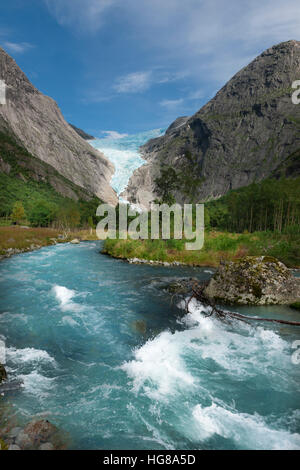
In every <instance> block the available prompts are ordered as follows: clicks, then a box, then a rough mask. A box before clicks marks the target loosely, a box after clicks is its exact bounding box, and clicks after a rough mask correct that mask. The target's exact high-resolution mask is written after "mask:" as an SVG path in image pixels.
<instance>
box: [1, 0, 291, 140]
mask: <svg viewBox="0 0 300 470" xmlns="http://www.w3.org/2000/svg"><path fill="white" fill-rule="evenodd" d="M289 39H298V40H299V39H300V2H299V0H284V1H281V0H9V2H2V5H1V16H0V44H1V46H2V47H3V48H4V49H5V50H6V51H7V52H8V53H9V54H10V55H12V56H13V57H14V58H15V60H16V61H17V63H18V64H19V65H20V67H21V68H22V69H23V70H24V72H25V73H26V74H27V76H28V77H29V79H30V80H31V81H32V82H33V83H34V85H35V86H37V88H39V89H40V90H41V91H42V92H43V93H45V94H47V95H49V96H51V97H52V98H54V99H55V100H56V101H57V102H58V104H59V106H60V108H61V110H62V112H63V114H64V116H65V118H66V119H67V120H68V121H70V122H72V123H74V124H75V125H77V126H79V127H81V128H83V129H84V130H86V131H88V132H91V133H92V134H94V135H96V136H101V133H102V132H104V131H115V132H119V133H135V132H139V131H144V130H149V129H154V128H159V127H165V126H168V125H169V124H170V123H171V122H172V121H173V120H174V119H175V118H176V117H178V116H181V115H190V114H193V113H194V112H196V111H197V110H198V109H199V108H200V107H201V106H202V105H203V104H205V103H206V102H207V101H208V100H209V99H210V98H211V97H212V96H213V95H214V94H215V93H216V91H217V90H218V89H219V88H220V87H221V86H222V85H223V84H225V82H226V81H227V80H228V79H230V78H231V76H232V75H234V73H236V72H237V71H238V70H239V69H240V68H241V67H243V66H245V65H247V63H249V62H250V61H251V60H252V59H253V58H254V57H255V56H256V55H258V54H259V53H261V52H262V51H263V50H264V49H266V48H268V47H270V46H272V45H273V44H276V43H278V42H281V41H286V40H289ZM102 135H103V134H102Z"/></svg>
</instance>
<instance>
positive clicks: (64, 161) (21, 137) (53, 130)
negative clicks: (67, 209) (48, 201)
mask: <svg viewBox="0 0 300 470" xmlns="http://www.w3.org/2000/svg"><path fill="white" fill-rule="evenodd" d="M0 80H3V81H4V82H5V84H6V104H2V105H0V131H1V132H2V133H4V134H5V135H8V136H10V137H11V138H13V139H14V141H16V143H17V144H19V145H20V146H21V147H24V148H25V149H26V150H27V151H28V152H29V153H30V154H32V155H33V156H34V157H36V158H37V159H39V160H41V161H42V162H44V163H46V164H48V165H49V166H51V167H53V169H54V170H56V172H57V173H58V174H60V175H62V176H63V177H64V178H66V179H67V180H69V181H70V182H71V183H73V184H74V185H76V186H77V187H79V188H82V189H83V190H84V191H87V192H88V193H91V194H93V195H95V196H97V197H99V198H100V199H101V200H103V201H105V202H109V203H112V204H116V203H117V196H116V193H115V192H114V191H113V189H112V188H111V187H110V184H109V182H110V180H111V177H112V175H113V173H114V167H113V165H112V164H111V163H110V162H109V161H108V160H107V159H106V157H105V156H104V155H103V154H101V153H100V152H98V151H96V150H95V149H94V148H92V147H91V146H90V145H89V144H88V143H87V142H86V141H85V140H84V139H82V138H81V137H80V136H79V135H78V134H77V132H75V130H74V129H72V128H71V126H70V125H69V124H68V123H67V122H66V121H65V120H64V118H63V116H62V114H61V112H60V109H59V107H58V106H57V104H56V103H55V101H54V100H53V99H51V98H49V97H48V96H45V95H43V94H42V93H40V92H39V91H38V90H37V89H36V88H35V87H34V86H33V85H32V84H31V83H30V81H29V80H28V78H27V77H26V76H25V74H24V73H23V72H22V70H21V69H20V68H19V67H18V66H17V64H16V62H15V61H14V60H13V59H12V58H11V57H10V56H9V55H8V54H7V53H6V52H5V51H4V50H3V49H2V48H0ZM61 190H62V191H64V188H63V187H62V188H61ZM66 191H67V192H68V193H69V194H70V191H69V189H66ZM66 195H67V194H66Z"/></svg>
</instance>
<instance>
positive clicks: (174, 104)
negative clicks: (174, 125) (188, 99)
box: [159, 98, 184, 110]
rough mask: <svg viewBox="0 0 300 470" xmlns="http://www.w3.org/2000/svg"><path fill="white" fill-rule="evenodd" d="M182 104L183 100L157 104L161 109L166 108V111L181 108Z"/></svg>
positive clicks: (163, 101)
mask: <svg viewBox="0 0 300 470" xmlns="http://www.w3.org/2000/svg"><path fill="white" fill-rule="evenodd" d="M183 103H184V99H183V98H179V99H178V100H162V101H161V102H160V103H159V104H160V106H162V107H163V108H168V109H172V110H173V109H174V108H178V106H181V105H182V104H183Z"/></svg>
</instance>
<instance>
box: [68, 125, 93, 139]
mask: <svg viewBox="0 0 300 470" xmlns="http://www.w3.org/2000/svg"><path fill="white" fill-rule="evenodd" d="M69 124H70V126H71V127H72V128H73V129H74V131H75V132H77V134H78V135H80V137H82V138H83V139H84V140H94V139H95V137H94V136H93V135H90V134H87V133H86V132H85V131H83V130H82V129H79V127H76V126H74V124H71V123H69Z"/></svg>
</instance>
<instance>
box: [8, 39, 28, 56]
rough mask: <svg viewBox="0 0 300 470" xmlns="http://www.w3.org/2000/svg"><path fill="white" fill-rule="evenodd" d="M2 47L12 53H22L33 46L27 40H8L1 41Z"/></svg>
mask: <svg viewBox="0 0 300 470" xmlns="http://www.w3.org/2000/svg"><path fill="white" fill-rule="evenodd" d="M3 46H4V49H5V50H7V51H8V52H11V53H12V54H23V53H24V52H27V51H28V50H29V49H32V48H33V47H34V45H33V44H29V43H28V42H18V43H17V42H10V41H4V43H3Z"/></svg>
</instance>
